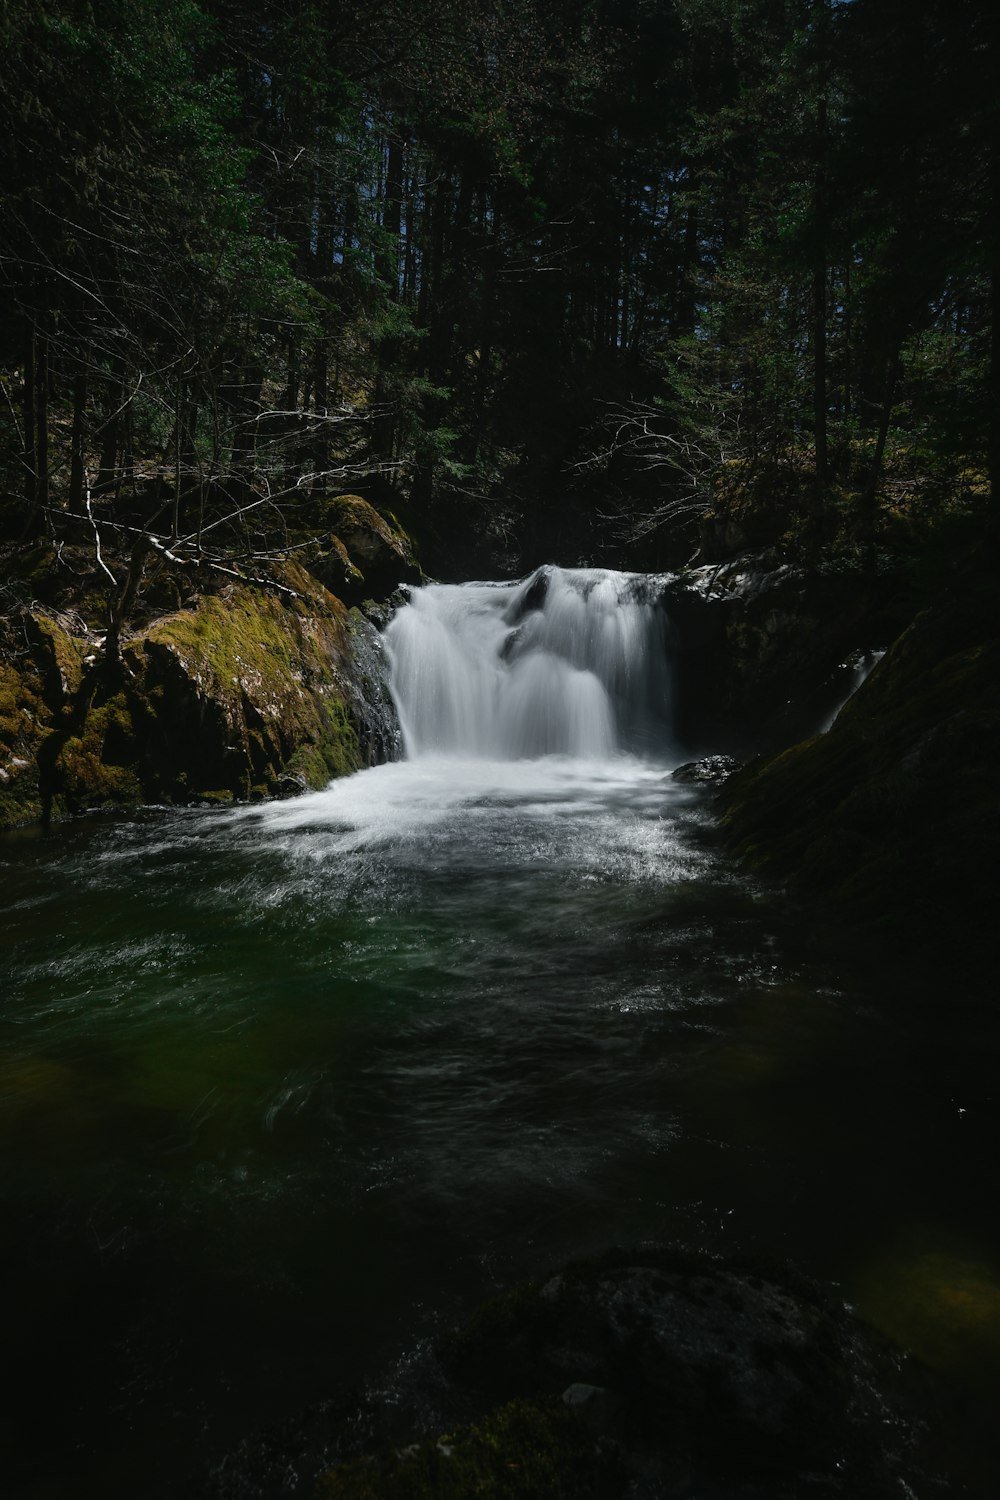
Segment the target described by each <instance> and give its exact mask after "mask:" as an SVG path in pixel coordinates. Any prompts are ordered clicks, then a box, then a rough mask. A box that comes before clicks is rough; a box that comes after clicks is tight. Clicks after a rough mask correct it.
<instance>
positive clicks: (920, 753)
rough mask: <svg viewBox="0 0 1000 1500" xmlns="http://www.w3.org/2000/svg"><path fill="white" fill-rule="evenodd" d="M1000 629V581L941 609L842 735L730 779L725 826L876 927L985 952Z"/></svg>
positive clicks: (874, 676) (881, 668)
mask: <svg viewBox="0 0 1000 1500" xmlns="http://www.w3.org/2000/svg"><path fill="white" fill-rule="evenodd" d="M998 738H1000V631H998V620H997V606H996V603H995V601H994V599H993V598H992V591H991V590H987V589H983V590H982V591H981V592H977V591H976V590H975V589H970V590H969V592H967V593H966V594H965V596H964V597H961V598H955V599H953V600H952V601H951V602H949V603H946V604H942V605H940V606H936V607H934V608H931V609H928V610H926V611H925V612H924V613H923V614H921V615H919V616H918V617H917V619H916V620H915V621H914V622H913V624H912V625H910V626H909V628H908V629H907V630H905V631H904V632H903V634H902V635H901V636H900V637H899V638H898V640H896V641H895V643H894V644H893V645H892V646H891V648H890V649H889V650H888V652H887V653H886V655H885V657H884V658H883V659H882V661H881V662H880V663H879V665H878V666H877V667H876V668H875V670H874V671H873V672H872V673H871V675H870V677H869V678H868V679H867V681H865V682H864V683H863V684H862V686H861V687H860V688H859V690H858V692H857V693H856V694H855V696H854V697H853V698H851V699H850V701H849V702H848V703H847V704H846V706H845V707H844V709H843V710H842V711H841V713H840V714H839V715H838V717H837V719H836V721H835V723H834V724H833V727H832V728H831V729H830V730H829V732H828V733H826V734H820V735H815V736H813V737H812V738H810V739H806V740H804V741H802V742H801V743H799V744H796V745H793V746H792V747H791V748H789V749H786V750H783V751H781V752H780V753H779V754H777V755H773V756H770V757H764V758H761V759H759V760H757V761H754V762H753V763H751V764H750V765H749V766H747V767H746V768H745V769H744V770H743V771H742V772H740V773H739V774H738V775H737V776H735V777H733V778H732V779H731V780H730V781H729V782H728V783H727V785H726V787H725V789H724V791H723V794H722V803H723V809H724V811H723V826H724V829H725V832H726V836H727V838H728V840H729V842H730V843H731V845H732V846H733V847H734V848H735V849H736V851H737V852H738V853H740V854H741V855H742V856H743V857H744V858H745V859H746V860H747V861H748V862H749V863H750V864H751V866H753V867H755V868H756V869H758V870H760V871H762V872H763V873H766V874H768V875H772V876H777V877H779V878H783V879H787V880H789V881H790V882H791V884H792V885H793V886H794V887H795V888H797V889H798V890H801V891H803V892H810V893H816V894H819V895H822V896H823V897H824V898H826V899H828V900H830V901H832V903H833V904H834V905H835V906H836V907H838V908H839V909H840V910H842V911H843V912H844V913H845V914H846V915H848V916H850V917H851V918H852V919H853V920H855V921H857V922H860V923H861V924H862V925H863V926H865V927H868V928H871V929H876V930H883V931H887V932H892V933H894V934H897V935H904V936H912V937H913V938H914V940H916V941H918V942H921V941H923V940H924V939H928V940H932V939H933V938H934V936H935V935H936V934H939V933H940V932H941V931H942V929H944V928H947V930H949V931H950V932H951V933H952V935H953V940H954V941H955V942H956V944H957V945H958V946H959V947H960V948H964V949H968V950H970V951H971V950H973V949H978V948H981V947H982V945H983V943H984V941H985V939H986V935H987V934H988V933H989V932H990V931H991V927H992V923H993V920H994V916H995V912H996V903H997V850H998V848H1000V790H998V782H997V775H996V746H997V743H998Z"/></svg>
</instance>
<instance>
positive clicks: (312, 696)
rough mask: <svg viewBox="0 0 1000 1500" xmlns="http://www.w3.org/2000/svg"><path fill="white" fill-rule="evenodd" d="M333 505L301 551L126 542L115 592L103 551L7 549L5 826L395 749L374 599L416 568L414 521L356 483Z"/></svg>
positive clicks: (310, 776) (172, 798)
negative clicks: (388, 514)
mask: <svg viewBox="0 0 1000 1500" xmlns="http://www.w3.org/2000/svg"><path fill="white" fill-rule="evenodd" d="M325 521H326V526H327V530H326V531H325V532H323V533H322V535H321V536H320V537H318V538H317V539H316V540H315V541H314V542H312V543H311V544H310V545H308V546H303V547H301V548H300V549H299V551H298V554H297V560H295V561H293V560H291V559H285V560H283V561H270V562H266V561H265V562H258V563H255V564H238V565H234V566H232V567H228V566H227V567H225V568H219V567H214V566H211V565H209V564H205V565H203V566H200V567H199V566H195V567H183V568H182V567H179V566H176V565H175V564H174V563H173V562H172V561H171V559H170V558H166V559H163V558H161V557H159V556H158V555H156V554H155V553H152V552H150V553H147V554H145V555H144V556H143V557H133V559H132V562H131V564H129V565H128V566H129V567H130V569H131V571H130V572H129V575H128V577H126V578H125V581H124V582H123V584H122V594H121V595H120V596H119V597H118V598H117V599H116V598H115V597H114V596H111V595H109V594H108V590H107V579H102V578H101V577H100V574H99V570H98V568H97V564H96V561H95V556H94V554H93V552H92V551H85V550H84V549H83V548H80V547H72V548H71V547H67V546H65V545H61V546H59V547H51V546H48V545H38V546H35V547H32V548H28V549H24V548H22V549H19V550H15V551H13V552H11V553H10V555H9V556H8V557H6V558H5V560H4V587H5V595H6V600H7V609H6V612H5V614H4V616H3V618H2V620H0V632H2V635H3V645H4V660H3V662H2V664H0V829H2V828H5V827H6V828H10V827H18V826H23V825H25V824H30V823H33V822H42V823H49V822H53V821H58V820H60V819H62V818H65V817H70V816H73V815H74V814H76V813H81V812H89V811H94V810H96V809H100V808H108V807H129V806H136V805H138V804H140V803H144V802H145V803H157V804H164V803H167V804H169V803H173V804H177V805H190V804H192V803H199V802H211V803H230V802H234V801H238V800H239V801H248V800H249V801H254V800H260V799H262V798H266V797H271V796H282V795H289V794H292V793H295V792H302V791H308V790H311V789H313V790H315V789H317V788H319V787H321V786H324V785H325V784H326V782H327V781H329V779H330V778H331V777H332V776H337V775H344V774H347V773H349V772H351V771H356V770H358V769H359V768H360V767H362V766H365V765H372V764H376V763H378V762H379V761H381V760H384V759H386V758H388V757H390V756H391V755H392V754H394V753H395V737H396V726H395V723H394V717H393V713H392V707H391V702H390V700H389V695H388V691H387V689H386V686H385V681H384V671H383V669H382V667H381V661H380V640H379V636H378V632H377V630H376V629H375V627H374V626H373V624H372V623H371V620H370V619H369V618H368V614H366V611H368V612H369V613H370V612H371V610H372V609H373V608H375V607H377V605H378V604H379V602H380V601H383V600H384V599H385V598H387V597H388V596H389V594H391V592H392V591H393V590H394V589H396V588H397V587H398V585H399V584H400V583H403V582H416V581H417V580H419V578H420V576H421V575H420V570H419V567H418V565H417V563H416V560H415V557H414V553H413V549H412V544H411V543H410V541H409V538H407V537H406V536H405V534H404V533H402V532H401V531H399V530H397V529H395V528H394V527H393V525H392V524H391V522H390V521H388V520H386V519H385V518H384V517H382V516H380V515H379V514H378V513H377V512H376V511H374V510H373V509H372V507H370V506H369V505H367V503H366V502H365V501H364V500H361V499H360V498H359V497H357V496H343V497H340V498H339V499H337V500H336V501H333V502H331V503H330V504H329V505H328V506H327V509H326V513H325ZM334 528H337V529H336V530H335V529H334ZM110 562H111V563H112V564H114V565H115V567H118V566H119V560H117V559H114V558H111V559H110ZM104 566H105V567H107V561H105V562H104ZM121 566H122V570H123V572H124V569H125V567H126V564H125V563H124V562H122V564H121ZM133 575H134V576H133ZM126 591H127V592H128V594H129V599H128V602H127V608H126V604H125V602H124V594H125V592H126Z"/></svg>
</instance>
